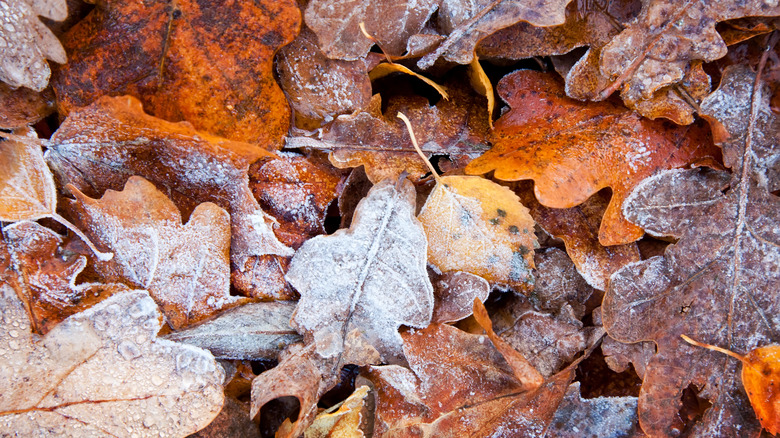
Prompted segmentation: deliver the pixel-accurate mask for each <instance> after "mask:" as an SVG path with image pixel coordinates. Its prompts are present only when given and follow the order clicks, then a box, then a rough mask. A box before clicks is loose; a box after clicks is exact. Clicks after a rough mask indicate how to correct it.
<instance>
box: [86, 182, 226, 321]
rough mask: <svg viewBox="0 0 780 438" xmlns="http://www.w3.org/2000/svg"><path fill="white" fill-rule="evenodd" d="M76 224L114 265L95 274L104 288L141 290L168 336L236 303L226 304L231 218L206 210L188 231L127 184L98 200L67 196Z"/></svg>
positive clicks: (144, 185) (149, 193)
mask: <svg viewBox="0 0 780 438" xmlns="http://www.w3.org/2000/svg"><path fill="white" fill-rule="evenodd" d="M72 192H73V194H74V195H75V196H76V199H77V202H74V203H72V204H71V209H72V210H73V211H74V214H75V215H76V217H77V222H79V223H81V224H83V227H84V229H85V230H86V233H87V234H88V235H89V236H91V237H92V238H93V239H94V240H95V241H96V242H97V243H98V244H99V245H101V246H103V247H106V248H110V250H111V251H113V252H114V254H115V257H114V258H113V259H112V260H110V261H108V262H102V261H98V262H96V263H95V269H96V270H97V271H98V272H99V273H100V274H101V275H103V276H104V277H105V278H106V279H109V281H124V282H127V283H129V284H131V285H133V286H136V287H142V288H144V289H147V290H148V291H149V292H150V293H151V294H152V297H154V299H155V301H156V302H157V303H158V304H159V305H160V307H161V308H162V311H163V313H165V316H166V318H167V321H168V323H169V324H171V327H173V328H174V329H178V328H181V327H184V326H186V325H188V324H191V323H193V322H196V321H198V320H201V319H203V318H205V317H207V316H210V315H212V314H213V313H214V312H217V311H219V310H220V309H225V308H228V307H231V306H234V305H236V304H238V303H240V302H241V299H240V298H239V297H234V296H230V265H229V255H228V254H229V248H230V216H229V215H228V213H227V212H226V211H225V210H223V209H221V208H219V207H217V206H216V205H215V204H212V203H203V204H201V205H199V206H197V207H196V208H195V210H194V211H193V212H192V214H191V215H190V220H189V222H187V224H186V225H182V220H181V215H180V214H179V210H178V209H177V208H176V206H175V205H174V204H173V202H171V200H170V199H168V198H167V197H166V196H165V195H164V194H163V193H162V192H160V191H159V190H157V189H156V188H155V187H154V185H153V184H152V183H150V182H149V181H146V180H145V179H143V178H141V177H138V176H132V177H130V179H128V180H127V184H125V188H124V190H123V191H121V192H115V191H113V190H107V191H106V193H105V194H104V195H103V197H102V198H100V199H99V200H96V199H92V198H89V197H88V196H86V195H84V194H83V193H81V192H80V191H78V189H76V188H72Z"/></svg>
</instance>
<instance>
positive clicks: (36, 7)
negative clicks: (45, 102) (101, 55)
mask: <svg viewBox="0 0 780 438" xmlns="http://www.w3.org/2000/svg"><path fill="white" fill-rule="evenodd" d="M2 9H3V13H2V14H0V43H1V44H0V59H2V60H3V62H2V64H1V66H0V81H3V82H5V83H7V84H9V85H10V86H11V87H13V88H17V87H27V88H30V89H32V90H35V91H41V90H43V89H44V88H46V85H48V83H49V76H50V75H51V70H49V65H48V64H47V63H46V59H51V60H52V61H54V62H57V63H60V64H64V63H65V61H66V60H67V58H66V55H65V50H64V49H63V48H62V45H61V44H60V41H59V40H58V39H57V37H56V36H54V34H53V33H52V31H51V30H49V28H48V27H46V26H45V25H44V24H43V23H41V22H40V20H39V19H38V16H39V15H40V16H44V17H46V18H51V19H52V20H55V21H62V20H64V19H65V17H67V16H68V5H67V3H66V2H65V0H38V1H29V0H8V1H4V2H3V4H2Z"/></svg>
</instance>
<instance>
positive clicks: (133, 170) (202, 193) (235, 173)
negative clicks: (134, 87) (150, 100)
mask: <svg viewBox="0 0 780 438" xmlns="http://www.w3.org/2000/svg"><path fill="white" fill-rule="evenodd" d="M262 157H275V155H273V154H271V153H269V152H267V151H264V150H262V149H260V148H257V147H255V146H252V145H250V144H247V143H240V142H234V141H230V140H227V139H224V138H220V137H213V136H210V135H207V134H204V133H202V132H200V131H196V130H195V129H193V128H192V127H191V126H190V125H189V124H185V123H169V122H166V121H164V120H161V119H158V118H156V117H152V116H149V115H147V114H145V113H144V112H143V110H142V108H141V103H140V102H139V101H138V100H136V99H135V98H132V97H129V96H127V97H116V98H112V97H103V98H101V99H99V100H98V101H97V102H95V103H94V104H92V105H90V106H89V107H87V108H83V109H81V110H79V111H75V112H73V113H71V115H70V116H69V117H68V119H67V120H66V121H65V122H64V123H63V124H62V125H61V126H60V128H59V129H58V130H57V132H56V133H55V134H54V136H52V139H51V143H50V145H49V149H48V152H47V155H46V158H47V160H48V162H49V164H50V165H51V166H52V168H53V170H54V172H55V173H56V174H57V177H58V179H59V180H60V183H61V184H63V185H64V184H66V183H68V184H72V185H74V186H75V187H76V188H78V189H79V190H80V191H82V192H83V193H85V194H86V195H88V196H92V197H98V196H100V195H101V194H102V193H103V192H104V191H105V190H107V189H113V190H122V188H123V187H124V184H125V182H126V181H127V179H128V177H130V176H132V175H139V176H142V177H144V178H146V179H147V180H149V181H151V182H153V183H154V184H155V185H156V186H157V187H159V188H161V189H164V190H165V192H166V193H168V194H169V196H170V197H171V199H172V201H173V202H174V203H176V205H177V206H178V208H179V209H180V211H181V213H182V216H183V217H188V216H189V215H190V213H191V212H192V211H193V209H194V208H195V207H196V206H197V205H199V204H200V203H202V202H207V201H208V202H214V203H215V204H217V205H219V206H220V207H222V208H224V209H226V210H227V211H228V212H229V213H230V222H231V226H232V230H231V254H230V257H231V263H232V268H233V275H234V277H237V278H238V280H239V281H237V282H236V284H237V287H239V288H241V290H242V291H244V292H245V293H247V294H249V295H251V296H257V297H264V298H289V297H290V296H291V292H290V291H288V290H287V289H286V287H285V284H284V281H283V280H282V277H281V276H282V275H283V274H282V273H281V272H282V271H281V269H282V267H283V264H284V262H283V261H279V260H277V259H276V258H275V257H277V256H283V257H288V256H290V255H292V249H290V248H288V247H286V246H284V245H282V244H281V243H280V242H279V241H278V240H277V239H276V236H274V234H273V231H272V226H273V219H272V218H270V217H268V216H267V215H266V214H265V213H264V212H263V211H262V209H261V208H260V206H259V205H258V203H257V201H256V200H255V198H254V196H253V195H252V191H251V190H250V189H249V185H248V177H247V170H248V169H249V166H250V165H251V164H252V163H253V162H254V161H256V160H258V159H259V158H262ZM274 276H275V277H274ZM261 279H262V280H263V281H260V280H261Z"/></svg>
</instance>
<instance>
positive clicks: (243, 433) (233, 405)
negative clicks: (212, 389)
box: [188, 397, 261, 438]
mask: <svg viewBox="0 0 780 438" xmlns="http://www.w3.org/2000/svg"><path fill="white" fill-rule="evenodd" d="M229 436H233V437H239V436H240V437H242V438H260V437H261V435H260V430H259V429H258V427H257V425H256V424H255V423H254V422H253V421H252V420H251V419H250V418H249V409H248V408H247V407H246V406H245V403H242V402H240V401H238V400H236V399H235V398H233V397H225V404H224V406H223V407H222V410H221V411H219V415H217V417H216V418H215V419H214V420H213V421H212V422H211V423H209V425H208V426H206V428H205V429H201V430H199V431H198V432H196V433H194V434H192V435H189V437H188V438H224V437H229Z"/></svg>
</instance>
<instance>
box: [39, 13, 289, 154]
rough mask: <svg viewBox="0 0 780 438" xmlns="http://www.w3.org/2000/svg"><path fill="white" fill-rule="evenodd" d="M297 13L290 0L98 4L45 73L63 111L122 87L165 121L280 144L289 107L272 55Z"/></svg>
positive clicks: (116, 92) (118, 91)
mask: <svg viewBox="0 0 780 438" xmlns="http://www.w3.org/2000/svg"><path fill="white" fill-rule="evenodd" d="M300 21H301V18H300V11H299V10H298V7H297V6H296V4H295V2H294V1H292V0H283V1H276V0H271V1H264V2H259V3H257V4H256V3H254V2H252V3H246V2H240V1H234V0H222V1H219V2H217V3H214V2H211V3H209V4H200V3H198V2H197V1H192V0H182V1H177V2H176V3H168V2H165V1H155V2H152V3H150V4H143V3H128V2H125V1H106V2H97V5H96V6H95V9H94V10H92V12H90V14H89V15H88V16H87V17H85V18H84V19H83V20H81V21H80V22H79V23H78V24H76V25H75V26H74V27H72V28H71V29H70V30H69V31H68V32H67V33H66V34H65V35H64V36H63V43H64V45H65V48H66V49H67V51H68V55H69V58H70V59H69V62H68V63H67V64H66V65H64V66H63V67H62V68H60V69H59V70H58V71H56V72H55V75H54V77H53V79H52V86H53V87H54V90H55V92H56V93H57V97H58V106H59V110H60V115H61V116H65V115H67V114H69V113H70V112H71V111H73V109H74V108H76V107H83V106H87V105H89V104H91V103H92V102H94V101H96V100H97V99H98V98H99V97H101V96H104V95H111V96H118V95H124V94H129V95H133V96H135V97H137V98H138V99H140V100H141V101H142V102H143V104H144V106H145V107H146V109H147V111H149V113H150V114H153V115H155V116H157V117H160V118H162V119H165V120H169V121H172V122H178V121H182V120H186V121H188V122H190V123H192V124H193V125H194V126H195V127H196V128H197V129H199V130H202V131H206V132H209V133H212V134H215V135H219V136H221V137H226V138H230V139H232V140H239V141H245V142H249V143H256V144H259V145H261V146H262V147H264V148H267V149H278V148H279V147H280V146H281V143H282V138H283V137H284V135H285V134H286V133H287V130H288V128H289V119H290V109H289V106H288V105H287V102H286V100H285V98H284V94H283V93H282V90H281V89H279V86H278V85H277V84H276V81H275V80H274V76H273V56H274V53H275V52H276V50H277V49H278V48H279V47H281V46H283V45H285V44H287V43H289V42H290V41H292V39H293V38H294V37H295V35H296V34H297V33H298V27H299V26H300ZM117 54H122V56H117ZM214 90H219V92H214Z"/></svg>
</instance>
